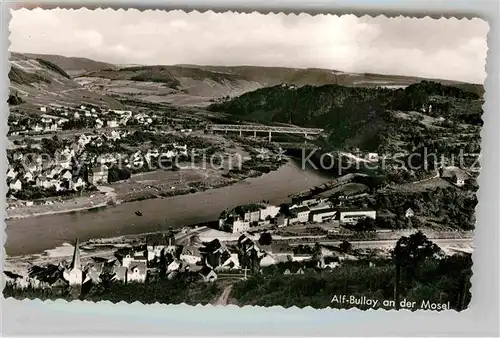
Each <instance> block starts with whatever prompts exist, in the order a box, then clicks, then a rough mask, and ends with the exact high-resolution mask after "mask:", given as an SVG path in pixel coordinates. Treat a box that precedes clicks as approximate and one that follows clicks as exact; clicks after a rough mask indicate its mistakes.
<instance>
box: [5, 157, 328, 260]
mask: <svg viewBox="0 0 500 338" xmlns="http://www.w3.org/2000/svg"><path fill="white" fill-rule="evenodd" d="M330 180H331V177H330V176H327V175H325V174H324V173H321V172H319V171H313V170H303V169H302V168H301V166H300V165H299V164H297V163H296V162H295V161H293V160H292V161H290V162H289V163H287V164H284V165H282V166H281V167H280V168H279V169H278V170H276V171H272V172H270V173H268V174H263V175H261V176H259V177H255V178H248V179H244V180H240V181H238V182H236V183H234V184H231V185H228V186H224V187H221V188H214V189H209V190H206V191H200V192H197V193H190V194H186V195H180V196H173V197H166V198H154V199H148V200H141V201H134V202H127V203H122V204H117V205H112V206H106V207H104V208H102V209H99V210H96V211H78V212H71V213H68V212H67V213H61V214H54V215H44V216H40V217H27V218H23V219H10V220H8V221H7V222H6V223H7V228H6V233H7V241H6V243H5V250H6V253H7V254H8V255H9V256H17V255H25V254H34V253H40V252H43V251H44V250H47V249H52V248H54V247H57V246H59V245H61V244H62V243H64V242H72V241H74V240H75V238H77V237H78V238H79V240H80V241H81V242H83V241H86V240H88V239H91V238H110V237H117V236H122V235H133V234H141V233H146V232H155V231H165V230H167V229H169V228H180V227H183V226H189V225H191V224H198V223H204V222H211V221H216V220H217V219H218V217H219V216H220V213H221V212H222V211H223V210H225V209H227V208H234V207H236V206H238V205H243V204H248V203H255V202H259V201H262V200H268V201H270V203H273V204H280V203H285V202H290V197H289V196H291V195H292V194H295V193H297V192H299V191H303V190H305V189H309V188H312V187H314V186H317V185H321V184H323V183H326V182H328V181H330ZM136 210H140V211H141V212H142V216H137V215H136V214H135V211H136Z"/></svg>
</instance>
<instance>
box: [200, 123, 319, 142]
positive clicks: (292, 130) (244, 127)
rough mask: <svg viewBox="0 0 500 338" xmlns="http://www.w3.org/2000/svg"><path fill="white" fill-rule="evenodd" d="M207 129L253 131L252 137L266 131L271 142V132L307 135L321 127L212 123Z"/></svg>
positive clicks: (313, 133) (314, 133)
mask: <svg viewBox="0 0 500 338" xmlns="http://www.w3.org/2000/svg"><path fill="white" fill-rule="evenodd" d="M208 130H211V131H213V132H215V131H223V132H228V131H237V132H239V133H240V136H242V134H243V132H253V135H254V137H256V136H257V133H258V132H259V133H268V134H269V142H271V136H272V133H283V134H303V135H304V136H306V137H307V136H308V135H321V134H322V133H323V129H321V128H303V127H281V126H265V125H260V124H212V125H210V126H208Z"/></svg>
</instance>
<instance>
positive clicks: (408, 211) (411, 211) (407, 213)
mask: <svg viewBox="0 0 500 338" xmlns="http://www.w3.org/2000/svg"><path fill="white" fill-rule="evenodd" d="M414 215H415V213H414V212H413V210H412V208H408V209H406V211H405V217H406V218H409V217H413V216H414Z"/></svg>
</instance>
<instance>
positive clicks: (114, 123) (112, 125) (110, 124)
mask: <svg viewBox="0 0 500 338" xmlns="http://www.w3.org/2000/svg"><path fill="white" fill-rule="evenodd" d="M106 125H107V126H108V128H116V127H118V121H116V120H108V121H107V122H106Z"/></svg>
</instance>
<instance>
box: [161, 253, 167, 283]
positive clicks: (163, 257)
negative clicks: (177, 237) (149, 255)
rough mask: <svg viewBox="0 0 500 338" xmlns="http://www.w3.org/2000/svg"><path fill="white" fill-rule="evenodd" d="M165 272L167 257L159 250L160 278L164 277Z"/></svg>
mask: <svg viewBox="0 0 500 338" xmlns="http://www.w3.org/2000/svg"><path fill="white" fill-rule="evenodd" d="M166 273H167V258H166V257H165V251H164V250H162V251H161V252H160V279H164V278H165V276H166Z"/></svg>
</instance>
